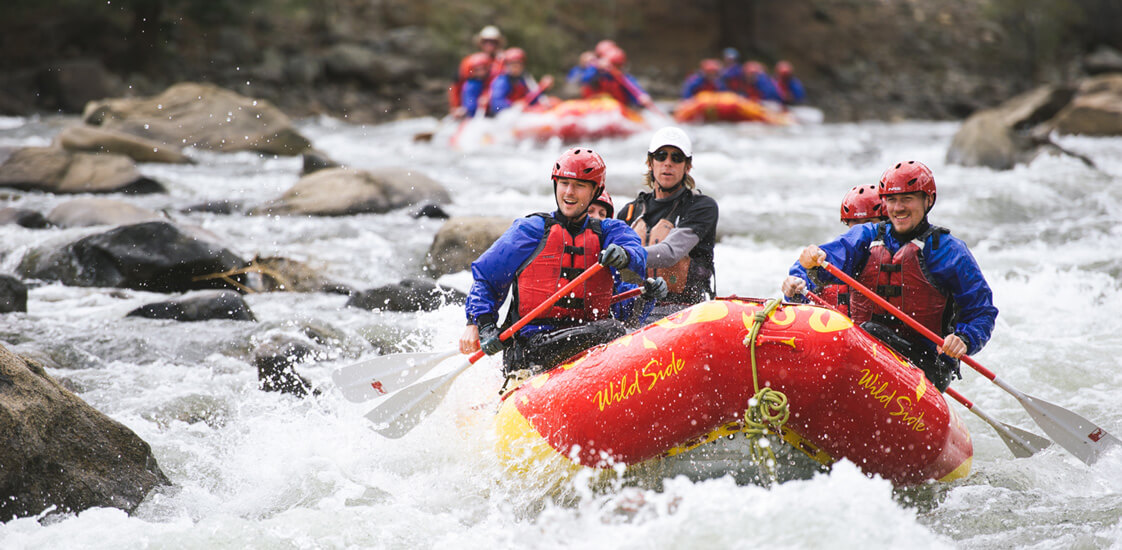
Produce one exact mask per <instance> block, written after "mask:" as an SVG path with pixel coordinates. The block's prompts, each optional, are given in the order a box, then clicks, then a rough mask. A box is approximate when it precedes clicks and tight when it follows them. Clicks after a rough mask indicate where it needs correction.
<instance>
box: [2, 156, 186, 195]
mask: <svg viewBox="0 0 1122 550" xmlns="http://www.w3.org/2000/svg"><path fill="white" fill-rule="evenodd" d="M0 187H14V188H16V189H23V190H26V191H43V192H45V193H163V192H165V189H164V187H163V186H162V185H160V184H159V183H157V182H156V181H155V180H153V179H151V178H148V177H145V176H142V175H140V172H138V171H137V170H136V164H135V163H134V162H133V161H132V159H130V158H128V157H126V156H124V155H114V154H105V153H101V154H94V153H75V152H71V151H66V150H64V149H61V148H57V147H24V148H22V149H17V150H16V151H15V152H13V153H12V155H11V156H10V157H8V159H7V160H5V161H4V164H2V165H0Z"/></svg>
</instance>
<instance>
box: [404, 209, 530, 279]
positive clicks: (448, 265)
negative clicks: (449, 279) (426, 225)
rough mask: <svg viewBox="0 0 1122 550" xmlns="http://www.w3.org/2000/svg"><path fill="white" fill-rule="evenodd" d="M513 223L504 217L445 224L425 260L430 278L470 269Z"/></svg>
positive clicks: (453, 220) (455, 219) (433, 241)
mask: <svg viewBox="0 0 1122 550" xmlns="http://www.w3.org/2000/svg"><path fill="white" fill-rule="evenodd" d="M511 222H512V220H511V219H510V218H504V217H454V218H451V219H449V220H448V221H446V222H444V225H443V226H441V227H440V230H439V231H437V232H436V236H435V237H433V240H432V245H431V246H429V251H428V257H427V259H426V260H425V269H426V270H427V271H428V275H429V276H431V277H439V276H441V275H446V274H448V273H457V272H460V271H463V270H465V269H468V268H469V267H471V262H474V261H475V259H476V258H478V257H479V255H480V254H482V253H483V252H484V251H486V250H487V249H488V248H490V247H491V244H492V243H494V242H495V241H497V240H498V239H499V237H500V236H502V234H503V233H504V232H505V231H506V230H507V229H508V228H509V227H510V224H511Z"/></svg>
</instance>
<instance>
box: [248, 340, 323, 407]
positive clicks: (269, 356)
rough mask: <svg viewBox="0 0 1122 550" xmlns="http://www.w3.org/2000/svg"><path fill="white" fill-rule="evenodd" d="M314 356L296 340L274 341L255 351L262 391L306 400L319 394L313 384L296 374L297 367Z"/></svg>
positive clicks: (312, 352)
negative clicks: (310, 395)
mask: <svg viewBox="0 0 1122 550" xmlns="http://www.w3.org/2000/svg"><path fill="white" fill-rule="evenodd" d="M313 356H314V350H313V349H312V346H310V345H308V344H307V343H305V342H301V341H299V340H296V339H294V338H287V337H275V338H271V339H269V340H268V341H266V342H264V343H262V344H261V345H260V346H258V347H257V348H256V349H255V350H253V364H254V365H255V366H256V367H257V381H258V386H259V387H260V388H261V390H262V391H269V392H280V393H287V394H291V395H294V396H296V397H306V396H307V395H308V394H309V393H312V394H318V393H319V392H318V391H317V390H313V389H312V383H311V382H310V381H309V380H308V379H307V378H304V377H303V376H301V375H300V373H298V372H296V365H298V364H300V363H303V362H305V361H307V360H309V359H312V358H313Z"/></svg>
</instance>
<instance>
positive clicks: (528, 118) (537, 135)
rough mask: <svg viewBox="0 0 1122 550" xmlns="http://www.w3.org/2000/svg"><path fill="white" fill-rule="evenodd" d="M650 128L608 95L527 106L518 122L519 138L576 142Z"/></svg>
mask: <svg viewBox="0 0 1122 550" xmlns="http://www.w3.org/2000/svg"><path fill="white" fill-rule="evenodd" d="M648 128H649V126H648V124H647V122H646V121H645V120H644V119H643V117H642V116H641V115H640V114H639V113H638V112H636V111H635V110H633V109H630V108H628V107H627V106H625V105H623V104H622V103H620V102H618V101H616V100H615V99H612V98H610V97H608V96H600V97H594V98H589V99H569V100H566V101H562V102H560V103H557V104H556V105H553V106H552V107H549V108H547V109H544V110H531V109H527V110H526V111H524V112H523V113H522V114H521V115H520V116H519V117H518V120H517V121H515V123H514V126H513V128H512V131H513V133H514V137H515V138H517V139H536V140H540V141H547V140H549V139H552V138H555V137H556V138H561V140H562V141H566V142H573V141H582V140H593V139H601V138H611V137H625V136H629V135H631V134H635V133H638V132H642V131H644V130H647V129H648Z"/></svg>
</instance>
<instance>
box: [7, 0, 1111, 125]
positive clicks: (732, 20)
mask: <svg viewBox="0 0 1122 550" xmlns="http://www.w3.org/2000/svg"><path fill="white" fill-rule="evenodd" d="M57 3H60V4H62V5H64V6H62V7H65V8H67V9H65V10H58V9H57V7H59V6H54V7H43V6H39V5H37V4H36V3H33V2H30V1H28V0H13V2H11V3H5V4H6V6H5V7H3V8H0V16H3V18H2V19H0V21H2V22H0V31H2V32H0V35H2V36H3V38H0V43H2V44H3V48H2V49H0V52H2V53H0V114H6V115H28V114H32V113H53V112H67V113H71V112H79V111H80V110H81V109H82V107H83V106H84V105H85V104H86V102H87V101H89V100H95V99H100V98H104V97H119V96H128V95H140V96H143V95H154V94H156V93H159V92H160V91H162V90H163V89H165V88H166V87H168V86H170V85H171V84H174V83H176V82H180V81H185V80H190V81H196V82H209V83H214V84H217V85H219V86H221V87H223V88H227V89H231V90H234V91H237V92H239V93H242V94H244V95H247V96H251V97H258V98H262V99H266V100H268V101H270V102H272V103H273V104H274V105H276V106H277V107H279V108H280V109H281V110H282V111H284V112H285V113H287V114H289V115H290V116H294V117H305V116H316V115H330V116H334V117H339V118H343V119H346V120H349V121H352V122H355V123H372V122H382V121H387V120H394V119H400V118H409V117H416V116H424V115H434V116H442V115H443V114H444V113H445V112H446V100H445V88H446V86H447V83H448V80H449V79H450V77H451V76H452V74H453V71H454V68H455V65H456V63H457V62H458V60H459V57H460V56H462V55H464V54H466V53H469V51H470V49H471V37H472V34H473V33H474V32H476V31H477V30H478V29H479V28H480V27H481V26H482V25H484V24H489V23H494V24H497V25H498V26H499V27H501V28H502V29H503V30H504V32H505V33H506V35H507V36H508V37H509V39H510V43H511V44H516V45H519V46H522V47H524V48H525V49H527V51H528V52H529V54H530V60H531V61H530V70H531V72H533V73H534V74H537V75H539V76H540V75H542V74H546V73H552V74H555V75H557V76H560V75H562V74H563V71H564V70H565V69H567V67H568V66H569V65H571V64H572V63H573V62H574V61H575V59H576V56H577V55H578V54H579V52H580V51H581V50H583V49H588V48H590V47H591V46H592V44H594V43H595V41H596V40H598V39H600V38H605V37H610V38H614V39H615V40H617V41H618V42H619V43H620V44H621V45H622V46H623V47H624V48H625V49H626V50H627V51H628V54H629V57H630V60H631V71H632V72H633V73H634V74H635V75H636V76H637V77H638V78H639V79H640V82H641V83H643V84H644V85H645V86H647V88H648V89H649V90H650V91H651V92H652V94H653V95H654V96H655V97H661V98H666V99H669V98H672V97H675V96H676V95H677V92H678V87H679V85H680V83H681V82H682V79H683V78H684V77H685V76H686V75H687V74H688V73H689V72H690V71H692V70H693V68H694V67H695V65H696V63H697V61H698V60H700V59H701V58H703V57H707V56H714V55H716V53H717V52H718V51H719V50H720V48H722V47H725V46H735V47H737V48H739V49H740V50H741V52H742V53H743V56H744V57H745V58H754V59H759V60H761V61H763V62H765V63H768V64H770V63H774V62H775V61H776V60H778V59H781V58H785V59H788V60H790V61H791V62H792V63H793V64H794V65H795V67H796V70H797V72H798V74H799V75H800V76H801V77H802V78H803V80H804V81H805V82H806V83H807V86H808V88H809V90H810V93H811V97H812V102H813V103H814V104H815V105H816V106H818V107H820V108H822V109H823V111H824V112H825V113H826V117H827V120H830V121H849V120H862V119H884V120H891V119H899V118H912V119H957V118H963V117H965V116H967V115H969V114H970V113H972V112H974V111H976V110H978V109H981V108H984V107H990V106H993V105H996V104H997V103H999V102H1001V101H1003V100H1005V99H1008V98H1010V97H1012V96H1014V95H1016V94H1018V93H1021V92H1024V91H1026V90H1029V89H1031V88H1033V87H1035V86H1037V85H1039V84H1044V83H1052V84H1061V83H1065V82H1070V81H1072V80H1073V79H1075V78H1078V77H1079V76H1081V75H1083V74H1085V73H1087V72H1093V71H1094V70H1096V69H1095V67H1094V62H1093V61H1090V62H1089V61H1088V59H1090V58H1089V57H1088V54H1091V53H1092V52H1095V51H1096V50H1097V49H1098V48H1101V47H1103V46H1109V47H1113V48H1115V49H1122V32H1120V29H1122V23H1119V22H1120V21H1122V6H1116V5H1112V4H1111V3H1110V2H1108V1H1106V0H1046V1H1043V2H1037V3H1034V7H1033V8H1032V9H1033V10H1036V12H1035V13H1033V12H1026V11H1025V9H1024V8H1023V7H1020V6H1019V5H1018V6H1013V5H1012V4H1015V3H1011V2H1003V1H996V0H995V1H991V2H981V1H976V0H969V1H968V0H957V1H956V0H937V1H927V2H913V1H909V2H849V1H841V0H829V1H826V0H792V1H790V2H761V1H752V0H745V1H734V0H707V1H702V2H695V3H685V4H684V3H672V2H667V1H664V0H657V1H650V2H639V1H637V0H620V1H617V2H613V3H609V4H604V5H601V4H599V3H588V4H587V5H586V4H581V3H578V4H575V5H572V4H563V3H560V2H552V1H547V2H545V3H543V4H542V5H541V6H539V8H540V10H537V11H535V10H525V9H516V8H517V5H515V4H511V6H508V9H505V10H499V9H497V8H495V7H494V6H492V5H490V4H485V3H482V2H467V3H457V4H456V5H454V6H448V5H444V4H443V3H436V2H427V1H417V2H406V1H403V0H381V1H368V2H361V1H357V0H319V1H312V0H287V1H281V0H247V1H246V2H242V3H238V7H229V6H226V7H223V8H221V9H220V10H219V9H218V8H215V7H214V6H211V5H208V4H207V3H205V2H201V1H200V0H180V1H178V2H173V1H171V0H153V1H145V2H123V3H111V4H110V6H111V7H109V8H106V7H98V5H93V7H91V6H90V5H88V4H89V3H84V2H77V1H75V0H58V2H57ZM1006 4H1009V6H1006ZM216 10H217V11H216ZM551 10H552V11H551ZM538 11H540V12H541V13H538ZM524 12H525V13H524ZM531 12H532V13H531Z"/></svg>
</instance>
